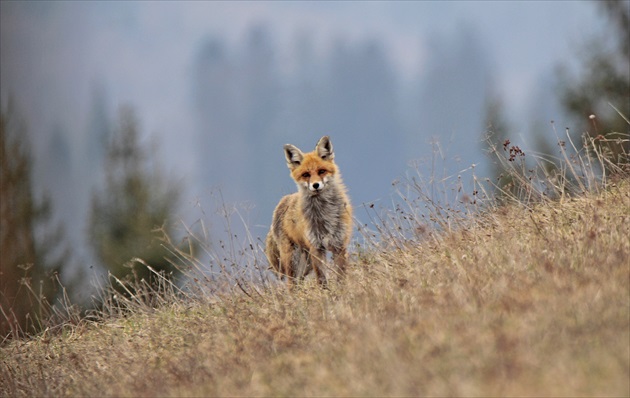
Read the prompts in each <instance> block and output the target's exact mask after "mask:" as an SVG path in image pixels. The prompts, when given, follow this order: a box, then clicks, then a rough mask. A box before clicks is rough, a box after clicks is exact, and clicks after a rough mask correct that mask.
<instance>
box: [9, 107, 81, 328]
mask: <svg viewBox="0 0 630 398" xmlns="http://www.w3.org/2000/svg"><path fill="white" fill-rule="evenodd" d="M32 168H33V158H32V156H31V150H30V144H29V141H28V132H27V129H26V123H25V122H24V121H23V120H21V119H20V118H19V116H18V115H17V112H16V110H15V107H14V103H13V101H11V100H9V102H8V104H7V107H6V109H4V107H3V109H2V112H1V114H0V309H1V313H0V337H3V336H5V335H7V334H9V333H13V336H14V337H15V336H16V335H19V334H21V333H24V332H26V333H33V332H37V331H39V330H40V329H41V328H43V327H44V326H45V323H46V321H47V320H48V318H49V316H50V315H51V313H50V309H51V306H50V304H51V303H53V302H54V297H55V295H56V289H57V287H58V284H57V281H58V279H57V276H58V274H59V272H60V271H61V264H62V262H63V261H67V260H68V258H69V255H68V253H67V251H64V252H63V253H62V254H61V255H59V256H58V257H56V258H55V256H51V255H50V252H51V249H52V250H53V251H54V252H56V253H59V250H58V247H51V246H59V245H60V242H61V240H62V238H61V237H62V230H61V229H60V228H57V229H56V230H55V231H53V232H52V235H50V234H49V235H44V234H42V233H41V232H47V231H46V230H49V228H48V223H49V221H50V215H51V208H52V206H51V202H50V200H49V199H48V198H46V197H44V198H43V199H41V200H37V198H36V197H35V195H34V194H33V185H32ZM38 232H40V233H38Z"/></svg>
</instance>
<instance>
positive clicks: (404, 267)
mask: <svg viewBox="0 0 630 398" xmlns="http://www.w3.org/2000/svg"><path fill="white" fill-rule="evenodd" d="M356 257H357V258H355V259H354V262H353V265H352V267H351V270H350V271H349V274H348V276H347V280H346V282H345V284H343V285H334V284H333V285H332V286H331V288H330V290H328V291H326V290H321V289H319V288H318V287H316V286H315V285H314V284H311V283H307V284H306V285H305V286H304V287H303V288H300V289H297V290H296V291H294V292H292V293H288V292H287V291H286V289H285V288H284V287H283V286H277V287H274V288H271V289H267V290H262V289H261V291H260V294H253V295H252V296H251V297H248V296H246V295H245V294H230V295H224V296H222V297H219V298H217V299H216V300H212V301H208V302H194V303H190V302H188V303H187V302H183V301H181V300H180V301H177V300H175V301H173V302H172V303H171V304H169V305H166V306H164V307H161V308H160V309H158V310H154V311H150V310H146V311H138V312H137V313H134V314H132V315H128V316H126V317H115V318H110V319H105V320H104V321H102V322H99V323H85V324H81V325H80V326H77V327H69V326H68V327H67V328H66V329H65V332H64V333H63V334H61V335H56V336H52V335H49V334H44V335H43V336H40V337H37V338H34V339H31V340H29V341H14V342H12V343H10V344H9V345H7V346H5V347H3V348H2V351H1V353H0V359H1V364H0V393H1V394H2V395H3V396H7V395H8V396H18V397H20V396H60V395H69V396H104V395H108V396H132V395H133V396H137V395H143V396H144V395H148V396H157V395H167V396H192V395H194V396H201V395H204V396H209V395H248V396H253V395H319V396H323V395H335V396H340V395H365V396H382V395H414V396H417V395H466V396H474V395H484V396H489V395H502V396H505V395H521V396H522V395H545V396H561V395H565V396H576V395H580V396H588V395H591V396H595V395H597V396H604V395H607V396H610V395H614V396H628V395H630V381H629V380H630V378H629V376H630V343H629V342H630V188H629V185H628V184H627V183H625V184H621V185H619V186H613V187H611V188H610V189H609V190H608V191H606V192H604V193H602V194H600V195H591V196H588V197H584V198H578V199H574V200H569V201H565V202H564V203H558V202H549V203H545V204H539V205H536V206H535V207H533V208H527V207H526V206H523V205H520V206H518V205H514V206H507V207H501V208H498V209H497V211H495V212H492V213H489V214H485V215H483V216H480V217H479V219H478V220H477V221H476V222H474V223H471V224H469V225H468V226H466V227H462V228H460V229H458V230H457V231H451V232H444V233H433V234H432V233H430V232H427V233H426V239H423V240H422V241H421V242H419V243H414V244H408V245H407V246H406V247H404V248H399V249H388V250H378V249H376V248H372V249H370V250H366V251H363V252H361V255H360V256H356Z"/></svg>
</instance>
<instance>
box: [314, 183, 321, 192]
mask: <svg viewBox="0 0 630 398" xmlns="http://www.w3.org/2000/svg"><path fill="white" fill-rule="evenodd" d="M319 186H320V183H319V182H314V183H313V189H314V190H318V189H319Z"/></svg>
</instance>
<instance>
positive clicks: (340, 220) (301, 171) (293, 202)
mask: <svg viewBox="0 0 630 398" xmlns="http://www.w3.org/2000/svg"><path fill="white" fill-rule="evenodd" d="M284 155H285V158H286V162H287V166H288V168H289V171H290V175H291V177H292V178H293V180H294V181H295V184H296V186H297V192H295V193H292V194H289V195H286V196H284V197H282V199H280V202H279V203H278V205H277V206H276V208H275V210H274V212H273V217H272V222H271V227H270V229H269V233H268V234H267V238H266V240H265V254H266V255H267V259H268V261H269V264H270V268H271V269H273V270H274V271H275V272H276V275H278V277H279V278H280V279H284V278H285V277H286V279H287V283H288V285H289V287H291V286H293V285H294V284H295V282H296V281H299V280H302V279H303V278H304V277H305V276H306V275H308V273H310V271H311V270H312V271H314V273H315V276H316V278H317V281H318V283H319V284H320V285H324V286H327V278H326V274H325V272H324V269H325V263H326V256H327V253H328V252H330V253H332V259H333V263H334V265H335V267H336V269H337V272H338V273H339V276H340V278H343V276H344V275H345V272H346V267H347V264H348V245H349V244H350V240H351V237H352V205H351V204H350V199H349V197H348V194H347V189H346V186H345V185H344V183H343V181H342V179H341V174H340V172H339V168H338V167H337V165H336V164H335V161H334V159H335V154H334V152H333V146H332V142H331V141H330V137H329V136H327V135H326V136H323V137H322V138H321V139H320V140H319V141H318V142H317V145H316V146H315V150H314V151H312V152H308V153H303V152H302V151H301V150H300V149H298V148H297V147H295V146H294V145H291V144H286V145H284Z"/></svg>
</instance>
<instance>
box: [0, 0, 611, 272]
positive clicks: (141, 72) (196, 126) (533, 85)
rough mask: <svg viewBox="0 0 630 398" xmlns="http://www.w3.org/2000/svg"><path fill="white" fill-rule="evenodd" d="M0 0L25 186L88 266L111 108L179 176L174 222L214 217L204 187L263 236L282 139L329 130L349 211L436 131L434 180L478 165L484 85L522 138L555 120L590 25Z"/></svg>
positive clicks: (562, 4)
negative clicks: (236, 208)
mask: <svg viewBox="0 0 630 398" xmlns="http://www.w3.org/2000/svg"><path fill="white" fill-rule="evenodd" d="M0 4H1V9H0V11H1V19H0V26H1V28H0V29H1V30H0V32H1V42H0V44H1V54H0V58H1V71H0V86H1V99H2V104H3V107H4V104H6V102H7V101H9V98H11V99H12V100H13V101H14V102H15V103H16V108H17V109H18V110H19V112H20V115H21V116H22V117H23V119H24V120H25V121H26V124H27V131H28V134H29V141H30V145H31V147H32V152H33V158H34V168H33V183H34V187H35V192H36V193H43V192H48V193H49V194H50V197H51V200H52V211H53V218H54V220H56V221H57V222H59V223H62V224H63V226H64V229H65V238H66V240H67V241H68V243H69V246H70V247H71V249H72V257H73V260H72V263H73V264H75V267H81V268H83V269H87V268H89V267H96V268H98V267H97V266H98V264H97V260H95V257H94V253H93V252H92V251H91V250H90V245H89V243H88V242H87V222H88V214H89V211H90V200H91V198H92V195H93V193H94V192H98V190H99V189H102V188H103V185H104V181H105V177H104V171H103V162H104V159H105V150H106V143H107V141H108V139H109V134H111V131H112V128H113V127H112V126H114V125H115V124H116V120H117V118H118V116H117V115H118V112H119V109H120V107H121V106H131V107H133V109H134V110H135V112H136V115H137V118H138V122H139V130H140V134H141V137H140V139H141V142H142V143H143V145H145V146H146V147H147V148H150V158H151V161H152V162H155V163H156V164H157V165H159V167H160V169H161V170H163V171H164V173H165V174H166V175H168V177H169V178H171V179H172V180H174V181H176V182H177V183H178V184H179V185H178V186H179V187H180V203H179V206H178V213H177V218H179V219H182V220H183V221H184V222H185V223H187V224H193V223H195V220H197V219H198V218H199V217H200V213H199V209H200V208H202V209H204V211H205V212H207V213H213V211H214V209H215V208H216V192H220V193H221V195H222V197H223V200H224V201H225V202H226V203H228V204H244V205H245V207H247V208H248V209H249V211H248V212H247V222H248V223H249V225H250V228H251V229H252V233H253V234H255V235H257V236H264V235H265V234H266V231H267V229H268V225H269V223H270V221H271V213H272V211H273V208H274V207H275V205H276V203H277V201H278V200H279V199H280V197H281V196H282V195H285V194H288V193H291V192H293V191H294V190H295V186H294V183H293V181H292V180H291V179H290V177H289V173H288V169H287V168H286V165H285V160H284V155H283V152H282V145H283V144H285V143H292V144H294V145H296V146H298V147H299V148H301V149H302V150H308V151H310V150H312V149H313V148H314V145H315V143H316V142H317V140H318V139H319V138H320V137H321V136H322V135H324V134H328V135H330V136H331V139H332V143H333V145H334V148H335V151H336V154H337V156H336V161H337V163H338V164H339V166H340V169H341V171H342V173H343V177H344V181H345V182H346V185H347V186H348V190H349V193H350V196H351V198H352V201H353V203H354V204H355V207H357V208H360V206H361V204H362V203H373V202H379V201H382V202H384V203H387V202H389V201H390V195H391V194H392V189H393V188H392V182H393V181H395V180H397V179H400V178H402V177H404V175H405V174H406V173H408V172H410V170H411V166H412V165H415V167H417V169H418V172H419V173H420V174H422V175H427V176H429V175H431V174H432V173H435V170H433V169H432V168H433V167H435V166H432V164H431V157H432V156H433V154H434V151H435V148H436V144H435V143H436V142H439V147H440V148H441V151H442V153H443V155H442V156H443V157H444V158H445V159H447V160H448V161H447V162H445V164H442V165H440V167H441V168H444V169H440V171H439V174H441V175H442V174H444V175H456V174H457V173H459V172H460V171H461V170H465V169H468V168H470V167H471V166H472V165H475V166H474V167H475V173H476V174H477V175H479V176H487V175H489V173H490V168H491V159H490V158H489V157H488V156H487V155H486V154H485V152H484V149H485V148H486V144H485V143H484V140H483V137H484V133H485V131H486V126H484V107H485V105H486V103H487V99H488V97H489V96H494V98H499V99H500V100H501V103H502V105H503V109H504V110H505V113H506V116H507V118H508V119H509V120H510V126H513V129H514V130H513V131H510V134H509V135H510V139H512V141H516V140H518V141H519V143H520V145H521V146H522V147H524V148H527V147H528V144H529V145H532V143H533V142H534V141H535V140H536V137H537V136H540V135H543V136H544V135H550V136H551V135H553V131H552V129H551V127H550V126H549V121H551V120H554V121H555V123H556V125H558V126H559V127H560V128H561V129H563V128H564V127H565V125H568V124H569V123H570V122H569V120H568V118H567V116H566V115H565V114H564V113H563V112H562V110H561V106H560V105H559V103H558V99H557V95H556V93H555V90H556V86H555V85H556V81H555V71H556V68H557V67H558V65H563V66H565V67H567V68H568V69H569V70H570V69H571V68H577V64H578V62H579V60H578V59H577V57H576V54H577V51H578V50H579V49H580V47H579V45H580V44H582V43H583V42H585V41H586V39H587V38H589V37H592V36H593V35H594V34H597V33H598V32H601V31H602V29H603V28H604V24H605V22H606V20H605V19H604V18H602V17H601V15H600V14H601V13H600V12H599V10H598V9H597V7H596V5H595V4H592V3H591V2H583V1H574V2H572V1H559V2H553V1H549V2H511V1H510V2H365V3H363V2H7V1H2V3H0ZM541 126H542V127H541ZM416 160H420V161H419V162H418V161H416ZM213 193H214V194H213ZM357 217H359V219H361V217H362V213H361V211H360V210H359V209H357ZM210 227H211V231H210V233H211V235H212V234H216V235H219V236H220V235H221V234H222V233H223V231H222V230H221V226H220V225H210Z"/></svg>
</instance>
